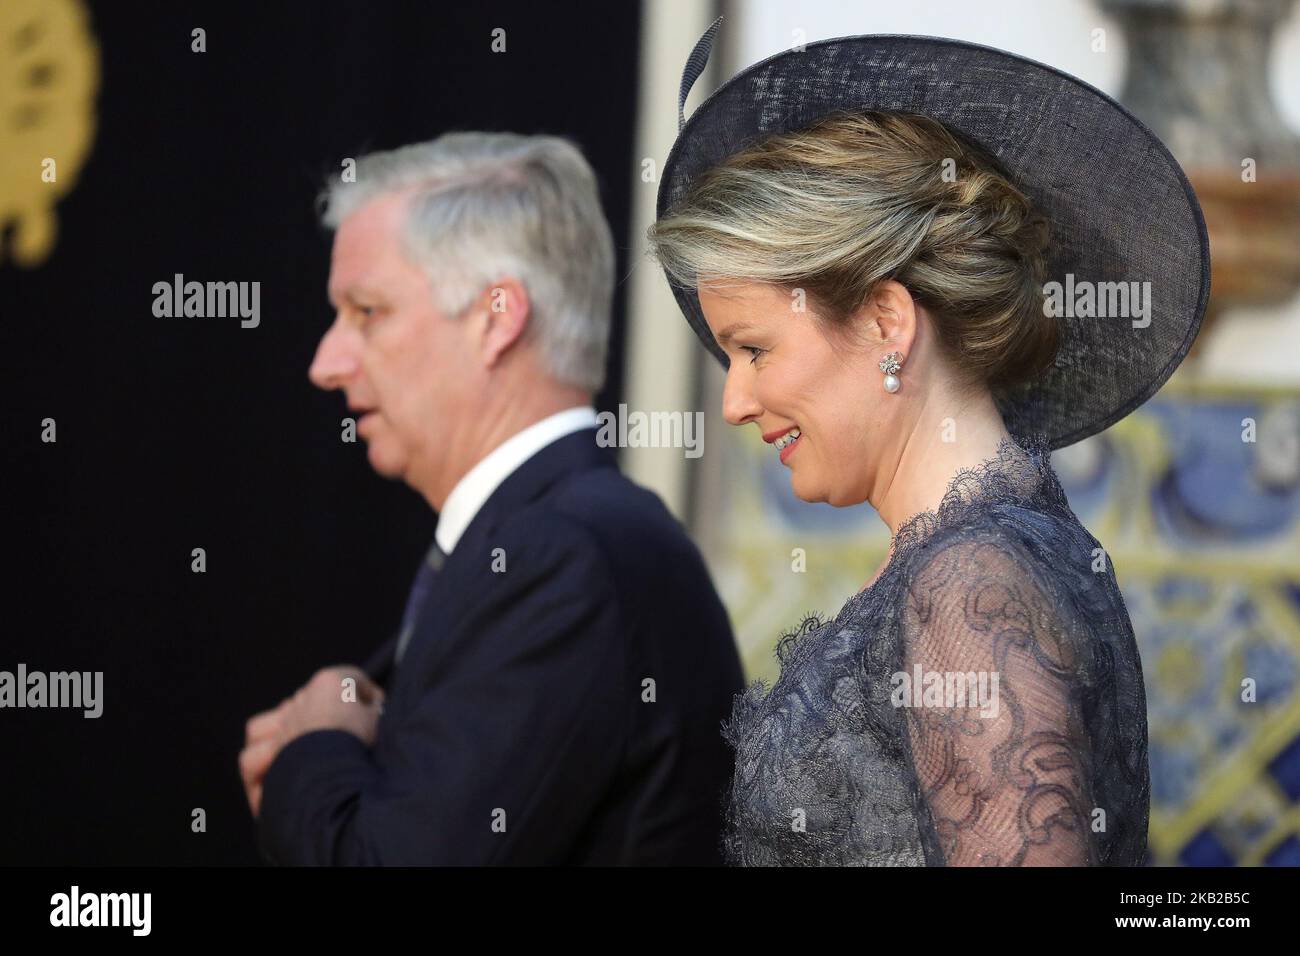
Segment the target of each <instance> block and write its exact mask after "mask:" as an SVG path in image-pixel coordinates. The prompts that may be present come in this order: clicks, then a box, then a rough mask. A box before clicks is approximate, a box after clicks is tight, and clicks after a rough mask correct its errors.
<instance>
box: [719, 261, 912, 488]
mask: <svg viewBox="0 0 1300 956" xmlns="http://www.w3.org/2000/svg"><path fill="white" fill-rule="evenodd" d="M890 284H891V285H897V283H890ZM899 288H900V289H901V286H900V287H899ZM903 295H904V296H906V292H905V291H904V292H903ZM699 299H700V306H701V308H702V309H703V311H704V317H705V319H706V321H707V322H708V323H709V328H710V329H711V330H712V332H713V336H714V338H715V339H717V340H718V344H719V345H720V346H721V347H722V349H723V350H724V351H725V352H726V353H727V355H728V357H729V358H730V360H731V365H730V368H729V370H728V371H727V381H726V387H725V388H724V390H723V395H722V415H723V417H724V418H725V419H726V420H727V421H728V422H730V423H731V424H732V425H745V424H748V423H750V422H753V423H755V424H756V425H757V426H758V429H759V431H760V432H761V433H762V435H763V438H764V440H765V441H768V442H772V443H774V444H775V443H778V439H781V442H780V443H782V444H784V443H785V442H788V441H789V437H790V436H791V435H792V434H793V433H795V432H796V431H797V433H798V435H799V438H798V440H797V442H795V443H794V444H792V445H789V446H788V447H786V448H784V449H783V450H779V449H778V450H774V451H773V454H778V453H779V454H781V457H782V460H783V462H784V463H785V465H786V467H788V468H789V469H790V472H791V476H790V485H791V488H792V489H793V490H794V493H795V494H796V495H798V496H799V497H800V498H802V499H803V500H804V501H825V502H828V503H830V504H832V505H836V506H841V507H842V506H845V505H854V504H858V503H860V502H863V501H866V500H867V496H868V492H869V491H870V489H871V483H872V479H873V477H874V476H873V470H874V468H875V466H876V464H877V462H876V456H875V455H873V453H872V450H873V448H874V447H875V444H876V443H875V437H876V436H877V435H880V434H882V433H883V432H886V430H887V428H888V424H889V423H888V421H887V420H885V419H887V418H888V417H890V416H889V415H888V413H889V412H890V411H891V409H890V408H889V407H888V406H887V405H886V402H885V400H886V399H894V400H895V401H897V398H896V396H892V395H890V394H889V393H887V392H885V391H884V389H883V388H882V386H881V382H882V379H883V373H881V371H880V370H879V368H877V367H876V364H875V360H874V356H875V353H876V351H878V349H873V348H872V347H871V346H872V344H873V340H872V339H867V340H864V341H863V342H861V343H860V344H857V345H854V344H853V343H852V342H851V341H850V340H849V339H848V338H847V337H844V336H841V335H839V334H838V333H831V332H828V331H826V330H824V329H823V328H822V327H821V326H820V325H819V324H818V319H817V317H816V316H815V314H814V313H813V312H812V311H807V310H805V311H800V310H797V309H795V308H794V305H795V303H796V299H795V297H794V296H792V295H791V294H789V293H787V292H786V291H784V290H783V289H781V288H779V287H777V286H774V285H770V284H766V283H758V282H736V283H728V284H727V285H726V286H725V287H715V288H710V287H708V286H701V287H700V289H699ZM908 304H909V305H910V300H909V303H908ZM810 308H811V307H810ZM863 314H864V315H869V314H870V313H869V310H864V313H863ZM874 325H875V323H874V322H869V321H866V322H864V324H863V328H864V329H868V328H871V327H872V326H874ZM841 339H843V340H842V341H841Z"/></svg>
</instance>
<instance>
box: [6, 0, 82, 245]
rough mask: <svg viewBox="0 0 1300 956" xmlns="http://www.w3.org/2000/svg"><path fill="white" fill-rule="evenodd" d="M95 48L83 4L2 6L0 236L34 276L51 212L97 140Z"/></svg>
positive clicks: (52, 0) (54, 226)
mask: <svg viewBox="0 0 1300 956" xmlns="http://www.w3.org/2000/svg"><path fill="white" fill-rule="evenodd" d="M98 92H99V48H98V46H97V45H96V43H95V39H94V37H93V36H92V35H91V33H90V28H89V20H88V17H87V14H86V11H85V8H84V6H83V4H82V3H81V2H80V0H4V2H3V3H0V142H3V143H4V148H3V149H0V235H2V234H3V230H5V229H8V228H10V227H11V226H12V227H13V234H12V236H11V238H10V240H9V243H8V248H6V247H5V245H3V244H0V263H3V262H4V261H5V260H6V259H7V258H8V257H9V256H12V258H13V261H14V262H16V263H17V264H18V265H21V266H26V267H28V268H33V267H35V266H38V265H40V264H41V263H42V262H44V261H45V260H46V259H47V258H48V257H49V254H50V252H51V250H52V249H53V248H54V242H55V238H56V236H57V234H58V220H57V219H56V218H55V212H54V204H55V203H56V202H57V201H58V200H59V199H60V198H61V197H63V196H65V195H66V194H67V193H68V192H69V191H70V190H71V189H72V187H73V186H75V185H76V182H77V176H78V174H79V173H80V172H81V168H82V166H84V165H85V162H86V157H87V156H88V155H89V154H90V147H91V143H92V141H93V139H94V135H95V97H96V95H97V94H98Z"/></svg>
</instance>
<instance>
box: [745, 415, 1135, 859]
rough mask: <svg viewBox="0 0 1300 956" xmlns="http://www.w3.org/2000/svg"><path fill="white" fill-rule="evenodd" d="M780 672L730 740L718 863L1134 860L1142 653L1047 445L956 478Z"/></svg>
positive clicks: (755, 696)
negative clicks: (732, 764) (879, 569)
mask: <svg viewBox="0 0 1300 956" xmlns="http://www.w3.org/2000/svg"><path fill="white" fill-rule="evenodd" d="M776 657H777V660H778V662H779V663H780V665H781V674H780V677H779V678H778V679H777V681H776V683H775V684H774V685H773V686H772V688H771V689H770V690H769V689H768V688H767V687H766V686H765V685H764V684H763V683H762V682H755V683H753V684H752V685H751V686H750V687H749V688H748V690H746V691H745V692H744V693H742V694H740V695H738V696H737V697H736V699H735V703H734V707H733V711H732V715H731V719H730V720H729V721H728V722H727V723H725V724H724V727H723V734H724V736H725V737H726V738H727V740H728V742H729V743H730V744H731V745H732V747H733V748H735V751H736V772H735V776H734V778H733V781H732V789H731V794H730V799H729V801H728V807H727V815H726V816H727V819H726V831H725V834H724V851H725V853H726V857H727V859H728V861H729V862H730V863H732V864H747V865H863V866H900V865H930V866H942V865H959V864H960V865H994V866H997V865H1011V866H1017V865H1026V866H1032V865H1051V864H1056V865H1120V866H1136V865H1140V864H1141V863H1142V861H1143V856H1144V854H1145V851H1146V835H1147V815H1148V809H1149V803H1150V795H1149V779H1148V768H1147V723H1146V697H1145V692H1144V688H1143V683H1142V668H1141V663H1140V660H1139V658H1138V653H1137V645H1136V642H1135V640H1134V637H1133V630H1132V625H1131V624H1130V622H1129V618H1128V613H1127V611H1126V609H1125V607H1124V602H1123V598H1122V597H1121V595H1120V591H1119V587H1118V585H1117V583H1116V581H1115V576H1114V572H1113V571H1112V570H1111V568H1110V564H1109V561H1108V560H1107V559H1106V557H1105V554H1104V552H1102V550H1101V547H1100V545H1099V544H1098V543H1097V541H1096V539H1095V538H1093V537H1092V536H1091V535H1090V534H1089V533H1088V531H1087V530H1086V529H1084V527H1083V526H1082V525H1081V524H1080V523H1079V521H1078V519H1077V518H1076V517H1075V515H1074V513H1073V512H1072V511H1071V510H1070V507H1069V505H1068V503H1067V501H1066V498H1065V494H1064V492H1063V491H1062V490H1061V486H1060V483H1059V482H1058V480H1057V478H1056V475H1055V473H1054V472H1053V471H1052V469H1051V465H1050V450H1049V448H1048V444H1047V440H1046V438H1045V437H1043V436H1034V437H1030V438H1027V439H1025V440H1024V441H1023V443H1017V442H1015V441H1012V440H1010V439H1004V440H1003V442H1002V444H1001V445H1000V446H999V448H998V453H997V455H996V456H995V457H994V458H992V459H990V460H988V461H986V462H984V463H983V464H982V465H980V466H978V467H976V468H972V469H966V470H964V471H962V472H961V473H959V474H958V475H957V476H956V477H955V478H954V479H953V481H952V482H951V484H950V485H949V487H948V490H947V493H946V494H945V495H944V498H943V501H942V503H941V504H940V506H939V508H938V509H937V511H935V512H928V511H927V512H922V513H921V514H919V515H916V516H914V517H912V518H910V519H908V520H907V521H906V522H904V523H903V525H902V526H900V528H899V529H898V532H897V533H896V535H895V541H894V554H893V558H892V559H891V560H890V562H889V564H888V566H887V567H886V568H885V570H884V572H883V573H882V574H881V575H880V577H879V578H878V579H877V580H876V581H874V582H873V583H872V584H871V586H870V587H868V588H866V589H864V590H862V591H860V592H858V593H857V594H855V595H854V596H853V597H851V598H850V599H849V600H848V601H847V602H846V603H845V605H844V606H843V608H841V610H840V612H839V614H838V615H837V616H836V617H835V618H834V619H833V620H829V621H823V620H822V619H821V618H820V617H817V616H809V617H807V618H805V619H804V620H803V621H802V622H801V623H800V625H799V626H798V627H797V628H795V629H794V630H792V631H789V632H787V633H785V634H783V635H782V637H781V639H780V640H779V641H778V643H777V647H776ZM936 676H937V678H938V681H937V682H936V681H935V679H934V678H935V677H936ZM963 682H964V684H963ZM981 682H982V683H981ZM963 686H964V687H966V688H969V690H970V692H971V693H970V697H969V698H968V699H966V700H963V699H962V698H961V697H960V696H959V695H958V696H954V694H953V691H954V690H958V691H960V689H961V688H962V687H963ZM977 688H979V690H978V692H977ZM909 691H912V692H910V693H909Z"/></svg>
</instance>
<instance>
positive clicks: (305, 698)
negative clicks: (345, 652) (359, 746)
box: [239, 666, 384, 816]
mask: <svg viewBox="0 0 1300 956" xmlns="http://www.w3.org/2000/svg"><path fill="white" fill-rule="evenodd" d="M383 709H384V691H383V688H381V687H380V686H379V685H378V684H376V683H374V682H373V681H371V680H370V678H369V677H367V676H366V674H365V672H364V671H362V670H361V668H359V667H352V666H341V667H326V668H323V669H322V670H319V671H317V672H316V673H315V674H314V675H313V676H312V679H311V680H309V681H308V682H307V683H306V684H305V685H303V687H302V688H301V689H299V691H298V692H297V693H296V694H294V695H293V696H292V697H289V698H287V699H285V700H284V701H282V702H281V704H280V706H279V707H276V708H275V709H273V710H267V711H263V712H262V713H260V714H256V715H254V716H253V717H251V718H249V721H248V724H247V726H246V728H245V742H244V749H243V751H242V752H241V753H240V754H239V773H240V776H241V777H242V778H243V781H244V794H245V796H247V798H248V806H249V809H250V810H252V812H253V816H257V815H258V813H259V811H260V809H261V805H262V779H263V778H264V777H265V776H266V772H267V771H268V770H269V769H270V768H271V764H272V763H274V762H275V757H276V755H277V754H278V753H279V752H280V749H281V748H282V747H284V745H285V744H287V743H289V741H291V740H293V739H294V738H296V737H300V736H302V735H303V734H307V733H311V732H312V731H313V730H346V731H347V732H348V733H350V734H353V735H355V736H356V737H357V738H358V739H360V740H361V742H362V743H364V744H365V745H366V746H367V747H373V746H374V743H375V736H376V734H377V732H378V729H379V715H380V714H381V713H383Z"/></svg>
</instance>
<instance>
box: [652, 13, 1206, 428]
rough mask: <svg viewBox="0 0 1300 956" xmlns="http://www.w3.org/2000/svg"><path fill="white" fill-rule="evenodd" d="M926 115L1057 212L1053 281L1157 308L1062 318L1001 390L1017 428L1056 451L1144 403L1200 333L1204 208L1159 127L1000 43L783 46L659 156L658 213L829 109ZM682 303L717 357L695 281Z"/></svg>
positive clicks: (682, 293) (884, 40) (716, 96)
mask: <svg viewBox="0 0 1300 956" xmlns="http://www.w3.org/2000/svg"><path fill="white" fill-rule="evenodd" d="M843 109H859V110H868V109H874V110H899V111H906V112H912V113H921V114H925V115H927V116H931V117H933V118H935V119H938V120H939V121H941V122H943V123H944V124H946V125H947V126H949V127H950V128H952V129H954V130H956V131H957V132H959V133H961V134H962V135H964V136H966V137H968V138H970V139H973V140H975V141H976V142H977V143H979V144H980V145H981V146H983V147H984V148H985V149H987V150H988V151H989V152H990V153H992V154H993V155H994V156H995V157H996V158H997V159H998V160H999V162H1001V163H1002V165H1003V166H1004V167H1005V169H1006V170H1007V172H1008V173H1009V174H1010V175H1011V176H1012V178H1013V179H1014V181H1015V184H1016V185H1017V186H1018V187H1019V188H1020V189H1021V190H1023V191H1024V193H1025V194H1026V195H1027V196H1028V197H1029V198H1030V199H1031V200H1032V201H1033V202H1034V203H1035V205H1036V206H1037V207H1038V209H1039V210H1040V211H1041V212H1042V213H1043V214H1044V215H1045V216H1046V218H1047V219H1048V220H1049V222H1050V226H1051V235H1050V241H1049V246H1048V252H1047V256H1046V266H1047V270H1046V273H1047V274H1046V279H1047V281H1048V282H1053V281H1055V282H1060V283H1063V284H1064V283H1066V282H1067V281H1069V280H1067V275H1068V276H1072V277H1073V282H1074V283H1075V287H1076V288H1080V289H1081V288H1083V287H1082V286H1079V285H1078V283H1081V282H1087V283H1092V284H1093V285H1094V287H1100V288H1101V289H1103V290H1104V289H1106V288H1107V287H1106V286H1104V285H1101V284H1103V283H1120V282H1122V283H1135V282H1136V283H1138V284H1139V285H1138V286H1137V287H1132V286H1129V288H1130V289H1133V290H1134V291H1137V292H1139V294H1140V290H1141V289H1142V286H1141V283H1143V282H1149V283H1150V285H1149V286H1147V287H1146V288H1147V289H1149V291H1150V299H1149V306H1150V308H1149V312H1148V314H1146V315H1140V316H1135V315H1134V314H1133V311H1134V310H1133V309H1132V308H1131V307H1130V309H1129V311H1128V312H1127V313H1125V314H1123V315H1119V316H1116V315H1111V316H1104V317H1083V316H1078V315H1069V314H1067V315H1063V316H1062V317H1061V321H1062V326H1063V329H1062V331H1063V337H1062V341H1061V348H1060V351H1059V353H1058V355H1057V359H1056V362H1055V364H1054V365H1053V366H1052V367H1051V368H1050V369H1049V370H1048V371H1047V372H1046V373H1044V375H1043V376H1042V377H1041V378H1040V379H1039V380H1037V381H1035V382H1033V383H1030V384H1028V385H1026V386H1024V387H1023V388H1021V389H1019V390H1018V391H1016V392H1015V393H1013V394H1010V395H1007V396H1002V397H1000V398H999V401H998V404H999V408H1000V409H1001V411H1002V415H1003V418H1004V420H1005V421H1006V424H1007V428H1008V430H1009V431H1011V432H1012V434H1013V435H1015V436H1016V437H1018V438H1026V437H1029V436H1031V435H1034V434H1040V435H1043V434H1045V435H1046V436H1047V438H1048V441H1049V444H1050V447H1052V448H1060V447H1063V446H1065V445H1070V444H1073V443H1074V442H1077V441H1080V440H1082V439H1084V438H1086V437H1088V436H1089V435H1093V434H1095V433H1097V432H1099V431H1101V430H1103V429H1105V428H1107V427H1109V426H1110V425H1112V424H1114V423H1115V422H1116V421H1118V420H1119V419H1121V418H1123V417H1124V416H1125V415H1127V414H1128V413H1129V412H1131V411H1132V410H1133V409H1134V408H1136V407H1137V406H1139V405H1141V404H1142V403H1143V402H1144V401H1146V400H1147V399H1148V398H1150V397H1151V396H1152V395H1153V394H1155V392H1156V391H1157V390H1158V389H1159V388H1160V387H1161V386H1162V385H1163V384H1164V383H1165V381H1166V380H1168V378H1169V376H1170V375H1172V374H1173V372H1174V369H1176V368H1177V367H1178V364H1179V363H1180V362H1181V361H1182V359H1183V357H1184V356H1185V355H1186V354H1187V351H1188V350H1189V349H1190V348H1191V344H1192V341H1193V340H1194V339H1195V337H1196V334H1197V332H1198V331H1199V329H1200V325H1201V320H1202V318H1203V316H1204V314H1205V308H1206V304H1207V302H1208V301H1209V294H1210V251H1209V238H1208V235H1207V233H1206V228H1205V219H1204V216H1203V215H1202V212H1201V207H1200V204H1199V203H1198V202H1197V199H1196V195H1195V193H1194V192H1193V190H1192V187H1191V184H1190V183H1189V182H1188V180H1187V177H1186V175H1185V174H1184V173H1183V170H1182V168H1181V167H1180V166H1179V165H1178V162H1177V161H1176V160H1175V159H1174V157H1173V156H1172V155H1171V154H1170V152H1169V150H1168V148H1167V147H1166V146H1165V145H1164V143H1162V142H1161V141H1160V139H1159V137H1157V136H1156V135H1155V134H1154V133H1152V132H1151V131H1150V130H1149V129H1148V128H1147V127H1146V126H1145V125H1143V124H1142V123H1141V122H1140V121H1139V120H1138V119H1137V118H1136V117H1134V116H1133V115H1132V114H1131V113H1130V112H1129V111H1128V110H1127V109H1125V108H1124V107H1123V106H1122V105H1120V104H1119V103H1117V102H1116V101H1115V100H1113V99H1112V98H1110V97H1109V96H1107V95H1106V94H1105V93H1102V92H1101V91H1100V90H1098V89H1096V88H1095V87H1092V86H1089V85H1088V84H1087V83H1084V82H1083V81H1082V80H1079V79H1078V78H1076V77H1073V76H1070V75H1069V74H1067V73H1063V72H1061V71H1060V70H1057V69H1055V68H1053V67H1050V66H1047V65H1045V64H1042V63H1037V62H1035V61H1033V60H1029V59H1026V58H1024V57H1021V56H1017V55H1015V54H1012V53H1007V52H1006V51H1003V50H998V49H994V48H992V47H986V46H981V45H979V44H974V43H966V42H963V41H958V40H949V39H942V38H938V37H924V36H905V35H869V36H853V37H841V38H837V39H833V40H824V41H820V42H817V43H810V44H808V45H807V46H806V47H805V48H804V49H803V50H797V49H794V50H786V51H784V52H781V53H778V54H776V55H774V56H772V57H769V58H768V59H766V60H763V61H761V62H759V63H756V64H754V65H753V66H751V67H748V68H747V69H745V70H743V71H741V72H740V73H738V74H736V76H734V77H733V78H732V79H731V80H729V81H728V82H727V83H725V84H724V85H723V86H721V87H720V88H719V89H718V90H717V91H716V92H714V93H713V94H712V95H711V96H709V97H708V98H707V99H706V100H705V101H704V102H703V103H702V104H701V105H700V106H699V107H698V108H697V109H696V110H695V112H694V113H692V114H691V116H690V118H689V119H688V120H687V121H686V123H685V125H684V126H683V127H682V128H681V130H680V132H679V134H678V137H677V140H676V142H675V143H674V144H673V148H672V151H671V152H670V153H669V155H668V159H667V161H666V162H665V164H664V170H663V176H662V180H661V182H660V187H659V193H658V200H657V215H658V216H659V217H660V218H662V217H663V216H665V215H666V214H668V213H669V212H670V211H671V209H672V207H673V205H674V204H675V203H677V202H678V201H679V200H680V199H681V198H682V197H683V196H684V195H685V194H686V193H687V191H688V190H689V189H690V187H691V185H692V184H693V183H694V181H695V180H696V178H697V177H698V176H699V175H700V174H701V173H703V172H705V171H706V170H708V169H709V168H710V167H712V166H714V165H716V164H718V163H719V162H721V161H722V160H723V159H725V158H726V157H728V156H730V155H731V154H732V153H734V152H736V151H737V150H739V149H741V148H743V147H744V146H747V145H749V144H751V143H753V142H755V141H757V140H760V139H762V138H763V137H765V136H767V135H770V134H772V133H777V132H785V131H789V130H794V129H799V128H801V127H804V126H806V125H808V124H810V123H812V122H813V121H814V120H816V119H818V118H820V117H822V116H825V115H826V114H828V113H830V112H833V111H835V110H843ZM673 294H674V296H675V297H676V299H677V302H678V304H679V305H680V307H681V309H682V312H683V314H684V315H685V316H686V318H687V320H688V321H689V322H690V324H691V326H692V328H694V329H695V332H696V334H697V335H699V337H700V339H701V341H703V342H704V344H705V346H706V347H707V348H708V349H709V351H710V352H712V353H713V355H714V356H715V357H716V358H717V359H718V361H719V362H720V363H721V364H722V365H723V367H724V368H726V367H727V366H728V358H727V356H726V354H725V353H724V352H723V351H722V349H720V348H719V347H718V345H717V343H716V341H715V340H714V338H713V334H712V332H711V331H710V330H709V327H708V324H707V322H706V321H705V319H704V313H703V311H702V310H701V308H700V303H699V298H698V296H697V295H696V290H695V289H685V288H680V287H678V286H676V285H674V286H673Z"/></svg>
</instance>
